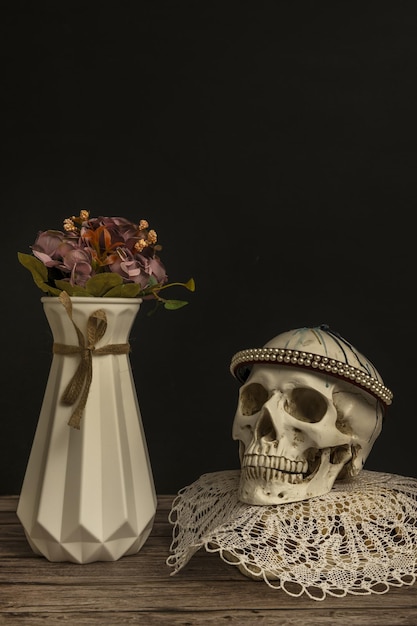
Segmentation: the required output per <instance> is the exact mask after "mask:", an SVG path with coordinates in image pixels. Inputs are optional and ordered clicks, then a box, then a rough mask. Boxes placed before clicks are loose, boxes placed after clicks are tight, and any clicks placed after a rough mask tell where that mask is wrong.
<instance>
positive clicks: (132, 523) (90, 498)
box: [17, 296, 156, 563]
mask: <svg viewBox="0 0 417 626" xmlns="http://www.w3.org/2000/svg"><path fill="white" fill-rule="evenodd" d="M66 298H67V299H66V300H65V299H64V300H63V299H60V298H57V297H43V298H41V301H42V303H43V307H44V311H45V315H46V318H47V320H48V323H49V326H50V328H51V331H52V335H53V341H54V344H53V357H52V363H51V368H50V372H49V376H48V381H47V385H46V390H45V394H44V399H43V402H42V407H41V411H40V415H39V419H38V424H37V428H36V432H35V436H34V440H33V444H32V448H31V452H30V455H29V460H28V464H27V468H26V472H25V476H24V480H23V485H22V490H21V494H20V498H19V502H18V508H17V515H18V517H19V520H20V522H21V524H22V526H23V528H24V531H25V534H26V537H27V540H28V542H29V544H30V546H31V548H32V550H33V551H34V552H35V553H36V554H39V555H43V556H44V557H46V558H47V559H48V560H50V561H72V562H75V563H90V562H92V561H115V560H117V559H119V558H120V557H122V556H124V555H129V554H134V553H136V552H138V551H139V550H140V548H141V547H142V545H143V544H144V542H145V541H146V539H147V537H148V535H149V533H150V532H151V529H152V525H153V521H154V517H155V512H156V493H155V486H154V481H153V476H152V469H151V464H150V460H149V455H148V449H147V445H146V439H145V434H144V431H143V425H142V418H141V414H140V409H139V404H138V399H137V395H136V388H135V384H134V380H133V376H132V371H131V366H130V360H129V354H128V350H129V345H128V340H129V334H130V330H131V327H132V325H133V322H134V320H135V318H136V315H137V313H138V311H139V308H140V304H141V302H142V301H141V300H140V299H137V298H102V297H98V298H85V297H72V298H69V297H68V296H66ZM96 314H98V315H96ZM96 331H97V332H96ZM94 332H96V334H95V336H94V337H93V335H94ZM74 381H75V382H74ZM68 387H71V389H70V391H68ZM66 396H70V398H69V399H68V397H66ZM74 396H76V397H75V399H74ZM70 402H72V403H70ZM77 410H78V418H77V415H76V414H77ZM74 415H75V417H74ZM78 420H79V423H78ZM69 423H71V424H72V425H69Z"/></svg>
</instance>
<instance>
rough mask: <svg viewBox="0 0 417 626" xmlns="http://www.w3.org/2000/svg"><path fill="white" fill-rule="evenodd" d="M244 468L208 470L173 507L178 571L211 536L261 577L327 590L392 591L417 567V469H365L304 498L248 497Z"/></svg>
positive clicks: (275, 583) (293, 587)
mask: <svg viewBox="0 0 417 626" xmlns="http://www.w3.org/2000/svg"><path fill="white" fill-rule="evenodd" d="M239 475H240V471H239V470H229V471H221V472H214V473H210V474H203V475H202V476H200V478H199V479H198V480H196V481H195V482H194V483H192V484H191V485H189V486H187V487H184V488H183V489H181V490H180V491H179V492H178V495H177V496H176V498H175V499H174V501H173V503H172V507H171V511H170V514H169V521H170V523H171V524H172V525H173V535H172V536H173V539H172V543H171V547H170V553H171V554H170V556H169V557H168V559H167V561H166V562H167V564H168V565H169V566H170V567H173V568H174V569H173V571H172V572H171V575H173V574H176V573H177V572H178V571H179V570H181V569H182V568H183V567H184V566H185V565H186V564H187V563H188V561H189V560H190V558H191V557H192V556H193V554H195V552H196V551H197V550H199V549H200V548H201V547H202V546H204V547H205V549H206V550H207V551H208V552H218V553H219V555H220V557H221V558H222V559H223V560H224V561H225V562H226V563H229V564H231V565H235V566H237V567H238V568H239V570H240V571H241V572H242V573H243V574H245V575H246V576H249V577H251V578H255V579H258V580H263V581H265V582H266V583H267V584H268V585H269V586H270V587H273V588H276V589H283V590H284V591H285V592H286V593H288V594H289V595H292V596H300V595H302V594H303V593H305V594H307V595H308V596H309V597H310V598H313V599H314V600H323V599H324V598H325V597H326V595H327V594H329V595H333V596H345V595H346V594H347V593H351V594H356V595H359V594H361V595H363V594H370V593H386V592H387V591H389V589H390V587H391V586H395V587H400V586H402V585H413V584H414V583H415V581H416V576H417V479H415V478H406V477H404V476H398V475H395V474H385V473H380V472H371V471H366V470H362V471H361V472H360V474H359V475H358V476H357V477H356V478H353V479H349V480H344V481H340V482H337V483H336V484H335V486H334V487H333V489H332V491H331V492H330V493H328V494H326V495H323V496H318V497H315V498H312V499H310V500H304V501H302V502H294V503H288V504H280V505H271V506H252V505H248V504H244V503H242V502H240V501H239V500H238V496H237V493H238V483H239Z"/></svg>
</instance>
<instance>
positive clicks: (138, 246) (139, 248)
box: [135, 239, 148, 252]
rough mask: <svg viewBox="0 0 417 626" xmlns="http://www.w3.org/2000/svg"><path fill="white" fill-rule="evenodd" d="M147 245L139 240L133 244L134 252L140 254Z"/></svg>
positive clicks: (142, 240)
mask: <svg viewBox="0 0 417 626" xmlns="http://www.w3.org/2000/svg"><path fill="white" fill-rule="evenodd" d="M147 245H148V243H147V242H146V241H145V240H144V239H139V241H137V242H136V243H135V250H136V252H142V250H143V249H144V248H146V247H147Z"/></svg>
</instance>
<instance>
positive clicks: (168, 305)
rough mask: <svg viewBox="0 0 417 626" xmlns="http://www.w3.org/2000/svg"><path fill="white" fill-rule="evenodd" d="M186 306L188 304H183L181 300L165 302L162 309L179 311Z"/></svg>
mask: <svg viewBox="0 0 417 626" xmlns="http://www.w3.org/2000/svg"><path fill="white" fill-rule="evenodd" d="M186 304H188V302H184V301H183V300H165V302H164V308H165V309H169V310H170V311H175V310H176V309H181V308H182V307H183V306H185V305H186Z"/></svg>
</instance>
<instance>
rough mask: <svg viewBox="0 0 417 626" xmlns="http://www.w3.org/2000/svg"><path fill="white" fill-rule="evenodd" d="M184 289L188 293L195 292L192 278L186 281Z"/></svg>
mask: <svg viewBox="0 0 417 626" xmlns="http://www.w3.org/2000/svg"><path fill="white" fill-rule="evenodd" d="M184 287H186V289H188V291H195V282H194V278H190V280H189V281H187V282H186V283H185V284H184Z"/></svg>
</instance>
